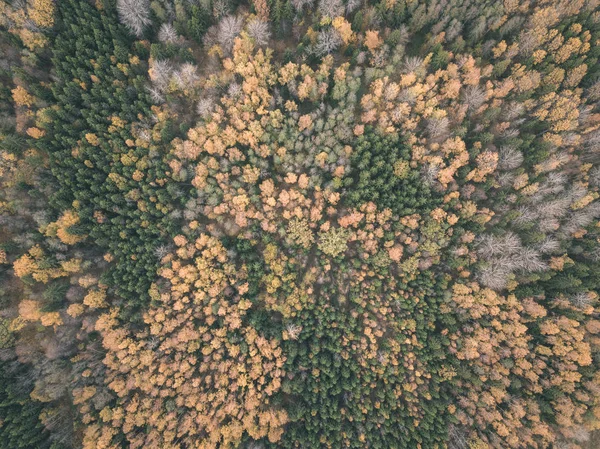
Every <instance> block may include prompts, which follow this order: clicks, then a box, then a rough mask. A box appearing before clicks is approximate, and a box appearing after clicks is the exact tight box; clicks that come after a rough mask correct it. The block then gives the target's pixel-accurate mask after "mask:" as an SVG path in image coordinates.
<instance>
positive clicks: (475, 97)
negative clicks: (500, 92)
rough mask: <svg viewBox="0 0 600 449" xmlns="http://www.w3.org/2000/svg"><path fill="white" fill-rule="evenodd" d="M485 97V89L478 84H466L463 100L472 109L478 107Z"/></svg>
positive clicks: (474, 109)
mask: <svg viewBox="0 0 600 449" xmlns="http://www.w3.org/2000/svg"><path fill="white" fill-rule="evenodd" d="M486 98H487V95H486V93H485V90H483V89H482V88H481V87H479V86H468V87H467V88H466V89H465V90H464V93H463V101H464V102H465V104H466V105H467V106H469V109H471V110H472V111H476V110H477V109H479V108H480V107H481V105H482V104H483V103H485V100H486Z"/></svg>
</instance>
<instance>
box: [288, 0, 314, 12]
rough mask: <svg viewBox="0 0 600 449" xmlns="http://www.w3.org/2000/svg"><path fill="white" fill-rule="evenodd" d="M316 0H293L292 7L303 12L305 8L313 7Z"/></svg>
mask: <svg viewBox="0 0 600 449" xmlns="http://www.w3.org/2000/svg"><path fill="white" fill-rule="evenodd" d="M314 2H315V0H292V5H293V6H294V8H296V11H302V8H304V7H305V6H308V7H310V6H312V4H313V3H314Z"/></svg>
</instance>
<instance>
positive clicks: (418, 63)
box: [404, 56, 423, 73]
mask: <svg viewBox="0 0 600 449" xmlns="http://www.w3.org/2000/svg"><path fill="white" fill-rule="evenodd" d="M422 66H423V58H419V57H418V56H409V57H407V58H405V59H404V72H405V73H411V72H416V71H418V70H419V69H420V68H421V67H422Z"/></svg>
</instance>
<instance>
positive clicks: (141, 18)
mask: <svg viewBox="0 0 600 449" xmlns="http://www.w3.org/2000/svg"><path fill="white" fill-rule="evenodd" d="M117 11H118V13H119V18H120V19H121V23H123V25H125V26H126V27H127V28H128V29H129V31H131V32H132V33H133V34H135V35H136V36H137V37H141V36H142V35H143V34H144V29H145V28H146V27H147V26H148V25H150V23H152V20H151V19H150V1H149V0H117Z"/></svg>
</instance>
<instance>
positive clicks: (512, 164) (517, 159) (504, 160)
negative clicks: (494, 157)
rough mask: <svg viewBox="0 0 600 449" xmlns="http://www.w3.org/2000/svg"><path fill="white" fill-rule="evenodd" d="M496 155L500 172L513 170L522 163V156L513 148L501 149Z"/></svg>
mask: <svg viewBox="0 0 600 449" xmlns="http://www.w3.org/2000/svg"><path fill="white" fill-rule="evenodd" d="M498 153H499V156H500V157H499V159H500V160H499V161H498V165H499V167H500V168H501V169H502V170H514V169H515V168H517V167H519V166H520V165H521V164H522V163H523V154H522V153H521V152H520V151H519V150H517V149H515V148H514V147H511V146H507V147H502V148H500V151H499V152H498Z"/></svg>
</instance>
